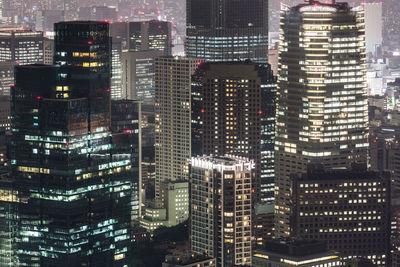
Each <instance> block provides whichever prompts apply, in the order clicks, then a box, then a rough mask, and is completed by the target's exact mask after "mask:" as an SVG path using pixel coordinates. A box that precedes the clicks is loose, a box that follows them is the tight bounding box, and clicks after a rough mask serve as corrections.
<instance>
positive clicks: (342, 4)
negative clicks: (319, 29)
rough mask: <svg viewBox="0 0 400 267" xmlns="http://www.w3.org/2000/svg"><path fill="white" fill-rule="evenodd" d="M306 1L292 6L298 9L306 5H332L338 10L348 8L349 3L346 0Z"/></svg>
mask: <svg viewBox="0 0 400 267" xmlns="http://www.w3.org/2000/svg"><path fill="white" fill-rule="evenodd" d="M307 1H308V3H303V4H299V5H297V6H295V7H294V8H295V9H296V10H299V9H300V8H303V7H307V6H315V7H333V8H336V9H338V10H349V9H350V7H349V4H348V3H346V2H336V0H330V3H329V2H327V1H324V2H320V1H318V0H306V2H307Z"/></svg>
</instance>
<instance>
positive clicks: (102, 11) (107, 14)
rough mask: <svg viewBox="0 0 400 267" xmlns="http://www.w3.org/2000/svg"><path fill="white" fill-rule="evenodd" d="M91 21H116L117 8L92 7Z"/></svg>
mask: <svg viewBox="0 0 400 267" xmlns="http://www.w3.org/2000/svg"><path fill="white" fill-rule="evenodd" d="M91 19H92V20H97V21H107V22H108V21H116V20H117V19H118V14H117V8H116V7H115V6H94V7H92V18H91Z"/></svg>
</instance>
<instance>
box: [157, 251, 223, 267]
mask: <svg viewBox="0 0 400 267" xmlns="http://www.w3.org/2000/svg"><path fill="white" fill-rule="evenodd" d="M162 267H217V263H216V260H215V258H211V257H208V256H206V255H194V254H191V253H185V254H182V255H175V254H172V255H166V256H165V261H164V262H163V264H162Z"/></svg>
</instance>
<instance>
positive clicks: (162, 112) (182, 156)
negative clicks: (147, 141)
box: [155, 57, 201, 201]
mask: <svg viewBox="0 0 400 267" xmlns="http://www.w3.org/2000/svg"><path fill="white" fill-rule="evenodd" d="M199 62H201V61H200V60H199V59H194V58H185V57H181V58H178V57H159V58H156V61H155V68H156V101H155V114H156V118H155V120H156V128H155V132H156V140H155V142H156V144H155V162H156V184H155V192H156V198H160V197H161V194H160V193H161V190H160V186H161V183H162V182H164V181H168V180H171V181H186V180H187V179H188V173H189V170H188V160H189V159H190V157H191V142H190V140H191V139H190V136H191V131H190V124H191V119H190V118H191V105H190V95H191V75H192V74H193V73H194V71H195V70H196V68H197V66H198V63H199ZM159 200H160V201H163V200H162V199H159Z"/></svg>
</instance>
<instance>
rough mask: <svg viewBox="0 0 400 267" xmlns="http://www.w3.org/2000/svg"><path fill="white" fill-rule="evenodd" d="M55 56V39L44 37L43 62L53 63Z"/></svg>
mask: <svg viewBox="0 0 400 267" xmlns="http://www.w3.org/2000/svg"><path fill="white" fill-rule="evenodd" d="M53 57H54V40H52V39H48V38H43V64H46V65H52V64H53Z"/></svg>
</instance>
